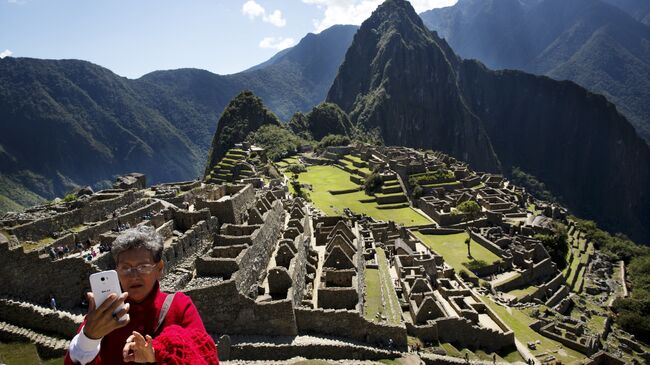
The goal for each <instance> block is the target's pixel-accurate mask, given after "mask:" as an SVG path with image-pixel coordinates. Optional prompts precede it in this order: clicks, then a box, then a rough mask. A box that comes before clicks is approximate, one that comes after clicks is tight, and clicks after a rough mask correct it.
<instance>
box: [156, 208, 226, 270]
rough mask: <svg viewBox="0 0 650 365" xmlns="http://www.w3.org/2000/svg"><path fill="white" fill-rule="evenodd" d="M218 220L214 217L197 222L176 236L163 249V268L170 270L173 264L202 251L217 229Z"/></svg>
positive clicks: (210, 241)
mask: <svg viewBox="0 0 650 365" xmlns="http://www.w3.org/2000/svg"><path fill="white" fill-rule="evenodd" d="M218 225H219V221H218V219H217V218H215V217H209V218H208V219H206V220H202V221H199V222H197V223H196V224H195V225H193V226H192V229H188V230H187V231H185V233H184V234H183V235H182V236H180V237H178V238H176V239H175V240H174V241H172V243H171V244H170V245H169V246H166V247H165V249H164V250H163V259H164V260H165V266H166V268H165V270H167V271H171V270H172V269H173V268H174V266H176V265H177V264H178V263H180V262H182V261H183V259H185V258H186V257H189V256H191V255H192V254H193V253H195V252H197V251H204V250H206V249H207V247H209V245H210V244H211V243H212V237H213V235H214V234H215V232H216V231H217V229H218Z"/></svg>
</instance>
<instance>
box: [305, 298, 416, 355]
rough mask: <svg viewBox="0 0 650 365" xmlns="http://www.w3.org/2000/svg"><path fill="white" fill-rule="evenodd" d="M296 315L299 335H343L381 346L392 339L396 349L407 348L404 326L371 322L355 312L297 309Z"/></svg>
mask: <svg viewBox="0 0 650 365" xmlns="http://www.w3.org/2000/svg"><path fill="white" fill-rule="evenodd" d="M295 313H296V322H297V325H298V332H299V333H301V334H303V333H304V334H321V335H330V336H338V337H342V336H344V337H348V338H350V339H353V340H356V341H362V342H365V343H368V344H372V345H379V346H384V347H385V346H387V345H388V340H389V339H392V340H393V344H394V346H396V348H397V349H402V350H405V349H406V327H403V326H391V325H387V324H379V323H374V322H370V321H368V320H366V319H365V318H363V316H361V315H360V314H359V312H357V311H350V310H334V309H309V308H296V309H295Z"/></svg>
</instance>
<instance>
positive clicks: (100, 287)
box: [90, 270, 129, 319]
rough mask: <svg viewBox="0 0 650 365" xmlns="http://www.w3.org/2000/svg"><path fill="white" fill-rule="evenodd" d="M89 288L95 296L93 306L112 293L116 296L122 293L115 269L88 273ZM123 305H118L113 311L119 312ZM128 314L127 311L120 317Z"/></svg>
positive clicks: (100, 303) (96, 306)
mask: <svg viewBox="0 0 650 365" xmlns="http://www.w3.org/2000/svg"><path fill="white" fill-rule="evenodd" d="M90 289H91V290H92V292H93V296H94V297H95V308H98V307H99V306H100V305H102V303H104V301H105V300H106V299H108V296H109V295H111V294H112V293H115V294H117V295H118V296H120V295H122V289H121V288H120V279H119V278H118V277H117V271H115V270H107V271H101V272H97V273H94V274H92V275H90ZM123 307H124V304H122V305H120V306H119V307H118V308H117V309H116V310H115V312H113V313H117V312H119V311H120V310H121V309H122V308H123ZM128 315H129V314H128V313H127V314H125V315H124V316H122V317H121V318H120V319H124V318H125V316H128Z"/></svg>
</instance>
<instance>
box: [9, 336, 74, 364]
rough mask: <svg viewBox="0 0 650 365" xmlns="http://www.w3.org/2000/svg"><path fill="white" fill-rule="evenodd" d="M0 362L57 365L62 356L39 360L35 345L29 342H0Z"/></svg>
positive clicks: (61, 360) (60, 362) (61, 362)
mask: <svg viewBox="0 0 650 365" xmlns="http://www.w3.org/2000/svg"><path fill="white" fill-rule="evenodd" d="M0 364H6V365H59V364H63V358H59V359H52V360H48V361H44V360H41V359H40V358H39V357H38V353H37V352H36V346H34V344H31V343H23V342H12V343H0Z"/></svg>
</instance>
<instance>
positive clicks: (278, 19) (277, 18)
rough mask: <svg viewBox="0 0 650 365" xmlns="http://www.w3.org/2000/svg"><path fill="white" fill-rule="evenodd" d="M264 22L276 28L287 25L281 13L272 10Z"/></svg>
mask: <svg viewBox="0 0 650 365" xmlns="http://www.w3.org/2000/svg"><path fill="white" fill-rule="evenodd" d="M264 21H265V22H268V23H271V24H273V25H275V26H276V27H284V26H285V25H287V20H286V19H284V18H283V17H282V12H281V11H280V10H274V11H273V12H272V13H271V14H270V15H269V16H265V17H264Z"/></svg>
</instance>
